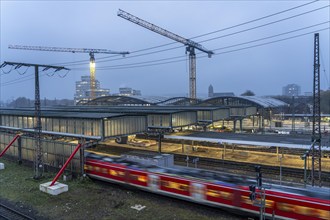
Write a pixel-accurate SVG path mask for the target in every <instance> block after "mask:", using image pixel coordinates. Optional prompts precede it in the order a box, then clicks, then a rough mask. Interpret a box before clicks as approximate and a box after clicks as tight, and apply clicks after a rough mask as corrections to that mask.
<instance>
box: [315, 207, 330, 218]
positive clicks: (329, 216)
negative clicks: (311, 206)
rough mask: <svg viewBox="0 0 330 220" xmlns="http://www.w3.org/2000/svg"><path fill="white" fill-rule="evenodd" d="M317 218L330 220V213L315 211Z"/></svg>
mask: <svg viewBox="0 0 330 220" xmlns="http://www.w3.org/2000/svg"><path fill="white" fill-rule="evenodd" d="M314 211H315V216H317V217H319V218H321V219H330V212H329V211H327V210H321V209H315V210H314Z"/></svg>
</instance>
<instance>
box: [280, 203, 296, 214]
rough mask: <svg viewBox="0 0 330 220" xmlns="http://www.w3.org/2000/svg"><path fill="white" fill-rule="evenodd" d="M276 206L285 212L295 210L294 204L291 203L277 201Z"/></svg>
mask: <svg viewBox="0 0 330 220" xmlns="http://www.w3.org/2000/svg"><path fill="white" fill-rule="evenodd" d="M276 206H277V208H278V209H279V210H281V211H284V212H293V211H294V205H291V204H288V203H282V202H278V203H276Z"/></svg>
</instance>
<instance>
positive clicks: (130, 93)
mask: <svg viewBox="0 0 330 220" xmlns="http://www.w3.org/2000/svg"><path fill="white" fill-rule="evenodd" d="M119 95H122V96H140V95H141V90H135V89H132V88H129V87H123V88H119Z"/></svg>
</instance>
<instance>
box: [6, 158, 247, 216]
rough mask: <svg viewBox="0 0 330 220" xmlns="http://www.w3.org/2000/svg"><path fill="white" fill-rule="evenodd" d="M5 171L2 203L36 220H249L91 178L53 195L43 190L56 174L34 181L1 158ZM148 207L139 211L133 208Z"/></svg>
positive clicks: (22, 168)
mask: <svg viewBox="0 0 330 220" xmlns="http://www.w3.org/2000/svg"><path fill="white" fill-rule="evenodd" d="M0 162H1V163H4V164H5V169H4V170H0V202H2V203H7V204H10V206H12V207H14V208H16V209H18V210H20V211H22V212H24V213H26V214H28V215H30V216H33V217H35V218H36V219H63V220H65V219H70V220H74V219H104V220H107V219H109V220H110V219H111V220H116V219H118V220H122V219H125V220H126V219H160V220H167V219H187V220H188V219H189V220H191V219H199V220H213V219H214V220H215V219H246V218H243V217H242V216H235V215H233V214H230V213H227V212H224V211H222V210H220V209H215V208H209V207H207V206H202V205H198V204H194V203H189V202H185V201H181V200H176V199H172V198H167V197H163V196H159V195H155V194H152V193H147V192H143V191H139V190H136V189H131V188H127V187H124V186H120V185H114V184H107V183H103V182H98V181H97V182H94V181H92V180H90V179H89V178H84V179H74V180H71V181H68V182H63V181H62V179H60V180H59V182H62V183H65V184H67V185H68V186H69V191H68V192H66V193H63V194H60V195H58V196H52V195H49V194H46V193H43V192H41V191H40V190H39V185H40V184H41V183H45V182H49V181H51V180H52V178H53V177H55V175H56V174H55V173H44V178H42V179H40V180H35V179H33V175H34V173H33V168H31V167H26V166H24V165H18V164H17V163H14V162H11V161H8V160H6V159H3V158H1V159H0ZM136 204H139V205H143V206H146V208H145V209H143V210H141V211H137V210H135V209H132V208H131V206H135V205H136Z"/></svg>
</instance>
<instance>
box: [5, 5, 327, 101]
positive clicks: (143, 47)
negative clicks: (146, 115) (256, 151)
mask: <svg viewBox="0 0 330 220" xmlns="http://www.w3.org/2000/svg"><path fill="white" fill-rule="evenodd" d="M308 3H309V4H308ZM329 4H330V1H329V0H324V1H298V0H296V1H68V2H67V1H3V0H1V23H0V24H1V35H0V37H1V42H0V45H1V48H0V50H1V53H0V61H1V64H2V63H3V62H4V61H10V62H24V63H35V64H47V65H48V64H49V65H50V64H51V65H61V66H65V67H67V68H70V69H71V71H70V72H68V73H67V72H66V71H61V72H59V73H55V74H53V73H52V72H40V87H41V98H42V99H43V98H45V97H47V98H49V99H54V98H57V99H61V98H68V99H73V96H74V92H75V82H76V81H79V80H80V77H81V76H83V75H89V61H88V60H89V55H88V54H87V53H81V54H78V53H74V54H73V53H61V52H43V51H28V50H14V49H8V45H10V44H11V45H27V46H47V47H50V46H51V47H69V48H95V49H109V50H114V51H129V52H131V54H129V55H127V56H126V57H122V56H118V55H106V54H96V55H95V59H96V67H97V69H96V79H98V80H99V81H100V82H101V87H102V88H108V89H110V93H118V89H119V88H120V87H132V88H133V89H138V90H141V92H142V95H155V96H161V95H164V96H179V95H180V96H187V95H188V92H189V84H188V82H189V81H188V79H189V69H188V56H187V55H186V54H185V46H184V45H182V44H181V43H178V42H175V41H173V40H171V39H169V38H166V37H164V36H162V35H159V34H157V33H154V32H152V31H150V30H147V29H145V28H143V27H140V26H138V25H136V24H133V23H131V22H129V21H127V20H125V19H123V18H121V17H118V16H117V12H118V9H122V10H124V11H127V12H129V13H131V14H133V15H135V16H137V17H140V18H141V19H144V20H146V21H149V22H151V23H153V24H155V25H157V26H160V27H162V28H164V29H167V30H168V31H171V32H173V33H176V34H178V35H180V36H182V37H185V38H188V39H192V40H194V41H196V42H198V43H200V44H202V45H203V46H204V47H205V48H207V49H209V50H213V51H214V53H215V54H214V56H212V58H207V55H206V54H205V53H203V52H200V51H196V53H197V54H196V57H197V96H198V97H206V95H207V91H208V87H209V85H210V84H212V85H213V87H214V91H215V92H234V93H235V95H240V94H241V93H243V92H245V91H246V90H252V91H253V92H254V93H255V94H256V95H257V96H264V95H280V94H281V93H282V87H283V86H285V85H287V84H291V83H295V84H298V85H300V86H301V91H302V93H305V92H312V89H313V53H314V33H319V34H320V51H321V57H320V59H321V89H323V90H326V89H328V88H329V87H330V86H329V81H330V79H329V78H330V75H329V60H330V55H329V51H330V47H329V35H330V30H329V20H330V9H329ZM303 5H304V6H303ZM298 6H301V7H298ZM294 7H297V8H296V9H292V8H294ZM289 9H292V10H289ZM286 10H287V11H286ZM283 11H286V12H283ZM279 12H283V13H279ZM275 13H277V14H276V15H274V16H269V15H273V14H275ZM265 16H268V17H267V18H264V19H260V18H263V17H265ZM253 20H256V21H253ZM250 21H251V22H250ZM244 23H246V24H244ZM201 35H202V36H201ZM199 36H200V37H199ZM173 48H174V49H173ZM80 61H84V62H80ZM2 70H3V71H0V84H1V89H0V90H1V93H0V98H1V101H4V102H6V101H7V100H8V99H15V98H17V97H21V96H25V97H28V98H32V99H33V98H34V76H33V75H34V70H33V69H32V68H29V69H28V70H27V71H26V72H25V70H26V68H25V67H22V68H20V69H19V72H18V71H15V70H13V71H11V72H10V73H8V74H6V72H8V71H9V70H10V67H5V68H3V69H2ZM24 72H25V73H24ZM23 73H24V74H23ZM64 76H65V77H64Z"/></svg>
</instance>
